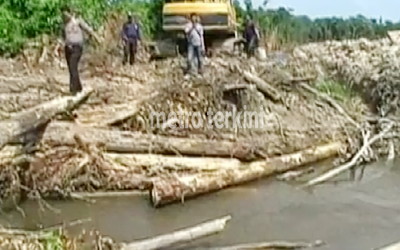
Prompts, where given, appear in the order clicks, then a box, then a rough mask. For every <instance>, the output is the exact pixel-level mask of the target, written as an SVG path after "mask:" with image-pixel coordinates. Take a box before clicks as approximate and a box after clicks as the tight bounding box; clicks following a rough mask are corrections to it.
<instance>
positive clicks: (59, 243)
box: [40, 230, 65, 250]
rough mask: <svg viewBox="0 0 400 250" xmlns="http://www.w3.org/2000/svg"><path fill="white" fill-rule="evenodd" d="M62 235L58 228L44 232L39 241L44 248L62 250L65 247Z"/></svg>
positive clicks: (46, 249)
mask: <svg viewBox="0 0 400 250" xmlns="http://www.w3.org/2000/svg"><path fill="white" fill-rule="evenodd" d="M63 237H64V236H63V235H62V234H61V233H60V232H59V230H57V231H51V232H48V233H46V235H45V237H43V238H42V239H41V240H40V241H41V243H42V246H43V249H45V250H62V249H65V247H64V241H63Z"/></svg>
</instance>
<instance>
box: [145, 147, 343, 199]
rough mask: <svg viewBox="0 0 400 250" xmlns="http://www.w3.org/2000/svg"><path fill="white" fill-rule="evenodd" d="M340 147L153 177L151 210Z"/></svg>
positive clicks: (277, 170) (334, 151) (285, 168)
mask: <svg viewBox="0 0 400 250" xmlns="http://www.w3.org/2000/svg"><path fill="white" fill-rule="evenodd" d="M342 147H343V144H342V143H339V142H335V143H330V144H327V145H323V146H319V147H315V148H312V149H307V150H304V151H300V152H297V153H294V154H289V155H284V156H280V157H276V158H271V159H267V160H265V161H255V162H251V163H238V162H236V161H235V159H226V160H225V162H224V163H222V162H221V163H220V166H221V170H219V171H212V172H209V173H207V172H202V173H199V174H190V175H189V174H188V175H180V176H167V177H159V178H155V180H154V182H153V188H152V190H151V191H150V195H151V201H152V203H153V206H155V207H159V206H162V205H166V204H169V203H172V202H176V201H183V199H184V198H190V197H194V196H197V195H201V194H205V193H209V192H212V191H216V190H220V189H223V188H225V187H228V186H232V185H237V184H241V183H245V182H248V181H252V180H255V179H257V178H261V177H265V176H269V175H272V174H275V173H282V172H285V171H288V170H291V169H293V168H296V167H300V166H302V165H305V164H308V163H312V162H316V161H319V160H323V159H327V158H330V157H333V156H335V155H337V154H338V153H339V151H340V150H341V149H342ZM199 161H201V159H199ZM235 165H236V166H235ZM232 166H233V167H232Z"/></svg>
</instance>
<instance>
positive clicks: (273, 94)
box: [243, 71, 282, 101]
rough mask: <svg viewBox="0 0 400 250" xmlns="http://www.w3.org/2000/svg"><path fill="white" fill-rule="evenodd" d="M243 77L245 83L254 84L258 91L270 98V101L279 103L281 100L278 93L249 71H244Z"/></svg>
mask: <svg viewBox="0 0 400 250" xmlns="http://www.w3.org/2000/svg"><path fill="white" fill-rule="evenodd" d="M243 76H244V78H245V79H246V80H247V81H249V82H252V83H254V84H255V85H256V86H257V89H258V90H259V91H261V92H262V93H264V94H265V95H267V96H268V97H270V98H271V99H272V100H274V101H280V100H281V99H282V97H281V95H280V94H279V91H278V90H277V89H275V88H274V87H272V86H271V85H270V84H269V83H267V82H266V81H264V80H263V79H261V78H260V77H258V76H256V75H254V74H252V73H251V72H249V71H244V72H243Z"/></svg>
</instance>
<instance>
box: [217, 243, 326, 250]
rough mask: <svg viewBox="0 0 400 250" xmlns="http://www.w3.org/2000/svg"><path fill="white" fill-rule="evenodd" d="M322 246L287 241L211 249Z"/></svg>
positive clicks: (233, 249)
mask: <svg viewBox="0 0 400 250" xmlns="http://www.w3.org/2000/svg"><path fill="white" fill-rule="evenodd" d="M321 245H323V242H321V241H316V242H315V243H307V242H289V241H272V242H260V243H250V244H240V245H235V246H228V247H213V248H212V249H213V250H248V249H252V250H256V249H303V248H313V247H318V246H321Z"/></svg>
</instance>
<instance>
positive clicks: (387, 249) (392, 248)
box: [377, 242, 400, 250]
mask: <svg viewBox="0 0 400 250" xmlns="http://www.w3.org/2000/svg"><path fill="white" fill-rule="evenodd" d="M399 249H400V242H396V243H393V244H391V245H389V246H386V247H382V248H379V249H377V250H399Z"/></svg>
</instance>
